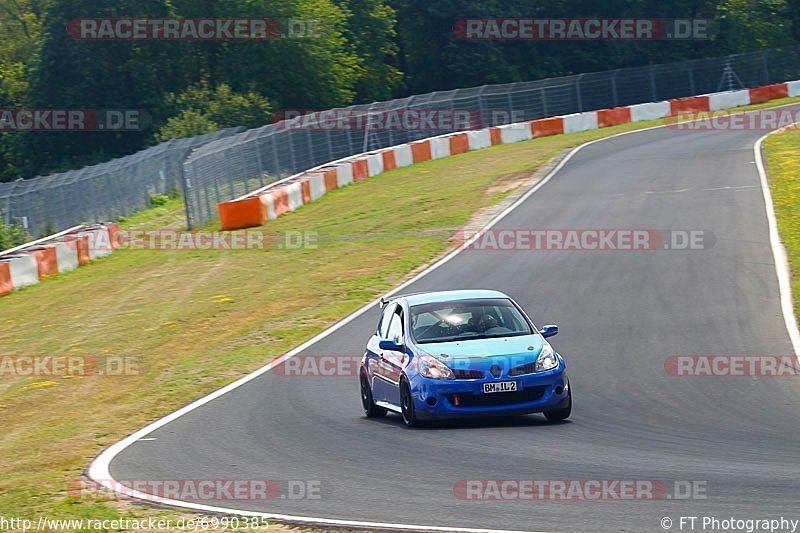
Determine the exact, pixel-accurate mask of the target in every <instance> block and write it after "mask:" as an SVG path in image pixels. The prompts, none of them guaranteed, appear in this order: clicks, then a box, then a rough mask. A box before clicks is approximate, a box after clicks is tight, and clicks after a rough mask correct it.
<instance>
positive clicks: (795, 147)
mask: <svg viewBox="0 0 800 533" xmlns="http://www.w3.org/2000/svg"><path fill="white" fill-rule="evenodd" d="M764 153H765V156H766V166H767V175H768V176H769V186H770V190H771V191H772V202H773V204H774V206H775V216H776V218H777V219H778V233H780V236H781V241H782V242H783V245H784V246H785V247H786V255H787V256H788V259H789V267H790V269H791V272H792V294H793V295H794V312H795V316H800V298H798V295H800V130H798V129H788V130H786V131H783V132H781V133H776V134H774V135H770V136H769V137H767V140H766V141H765V142H764Z"/></svg>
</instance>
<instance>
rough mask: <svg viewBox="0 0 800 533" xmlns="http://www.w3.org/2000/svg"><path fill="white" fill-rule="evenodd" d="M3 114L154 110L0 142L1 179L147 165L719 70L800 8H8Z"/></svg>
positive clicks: (336, 4)
mask: <svg viewBox="0 0 800 533" xmlns="http://www.w3.org/2000/svg"><path fill="white" fill-rule="evenodd" d="M81 17H90V18H123V17H184V18H192V17H203V18H208V17H233V18H245V17H256V18H270V19H274V20H277V21H281V24H282V26H283V27H282V29H284V28H285V27H286V26H285V25H284V23H285V21H288V20H301V21H314V32H313V35H311V36H306V37H297V36H295V38H279V39H273V40H268V41H253V40H240V41H230V40H229V41H202V42H201V41H185V40H183V41H164V40H146V41H125V40H119V41H86V40H77V39H74V38H73V37H72V36H71V35H70V34H69V33H68V31H67V27H68V23H69V22H70V21H73V20H75V19H77V18H81ZM475 17H526V18H530V17H658V18H686V19H688V18H709V19H714V20H716V21H717V22H718V24H719V35H718V37H717V38H716V39H713V40H699V41H688V40H687V41H584V42H579V41H569V42H564V41H549V42H536V41H467V40H464V39H460V38H459V37H458V36H456V34H455V33H454V31H453V25H454V23H455V22H456V21H458V20H459V19H464V18H475ZM0 31H2V34H3V38H2V39H0V109H14V108H31V107H32V108H68V109H140V110H144V111H146V112H147V114H148V115H149V116H150V117H151V119H152V124H150V125H149V127H147V128H145V129H144V130H142V131H133V132H131V131H128V132H115V133H110V132H107V131H106V132H73V133H55V132H51V133H44V132H29V133H20V132H10V131H5V132H4V131H0V181H9V180H12V179H16V178H17V177H24V178H30V177H32V176H34V175H37V174H43V173H48V172H53V171H58V170H63V169H68V168H77V167H80V166H82V165H85V164H90V163H95V162H98V161H102V160H106V159H109V158H112V157H117V156H121V155H125V154H128V153H132V152H134V151H136V150H139V149H141V148H143V147H145V146H148V145H151V144H153V143H155V142H157V141H159V140H163V139H167V138H171V137H177V136H186V135H192V134H195V133H203V132H208V131H212V130H215V129H218V128H223V127H228V126H235V125H244V126H257V125H261V124H264V123H267V122H269V121H270V117H272V116H273V113H274V112H275V111H277V110H282V109H300V110H304V109H325V108H329V107H333V106H344V105H348V104H353V103H364V102H371V101H376V100H385V99H389V98H393V97H400V96H406V95H409V94H418V93H423V92H429V91H437V90H444V89H452V88H456V87H469V86H476V85H482V84H485V83H503V82H512V81H522V80H529V79H536V78H542V77H550V76H559V75H565V74H574V73H579V72H591V71H597V70H606V69H610V68H619V67H627V66H638V65H646V64H653V63H662V62H668V61H675V60H680V59H686V58H698V57H711V56H718V55H724V54H727V53H735V52H745V51H751V50H756V49H759V48H765V47H780V46H787V45H793V44H796V43H797V42H798V41H799V40H800V5H799V4H798V2H796V1H793V0H669V1H663V0H661V1H656V0H622V1H620V0H599V1H598V0H548V1H544V2H530V0H2V1H0Z"/></svg>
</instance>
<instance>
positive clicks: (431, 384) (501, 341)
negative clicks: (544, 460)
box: [359, 290, 572, 426]
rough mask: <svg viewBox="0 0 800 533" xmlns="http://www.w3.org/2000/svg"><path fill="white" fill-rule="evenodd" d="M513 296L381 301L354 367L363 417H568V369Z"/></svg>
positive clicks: (413, 420)
mask: <svg viewBox="0 0 800 533" xmlns="http://www.w3.org/2000/svg"><path fill="white" fill-rule="evenodd" d="M556 333H558V326H544V327H543V328H542V330H541V331H540V330H537V329H536V327H535V326H534V325H533V322H531V320H530V319H529V318H528V316H527V315H526V314H525V312H524V311H522V309H521V308H520V307H519V305H517V303H516V302H514V301H513V300H512V299H511V298H509V297H508V296H506V295H505V294H503V293H502V292H498V291H490V290H459V291H438V292H421V293H415V294H407V295H402V296H394V297H392V298H389V299H386V298H383V299H381V317H380V320H379V321H378V326H377V328H376V331H375V332H374V333H373V335H372V337H371V338H370V340H369V342H368V343H367V349H366V352H365V353H364V357H363V359H362V360H361V367H360V369H359V374H360V382H361V402H362V404H363V407H364V411H365V413H366V415H367V416H368V417H370V418H376V417H382V416H385V415H386V413H387V411H393V412H396V413H399V414H401V415H402V416H403V422H405V424H406V425H407V426H415V425H417V424H418V423H419V421H421V420H430V419H444V418H453V417H463V416H484V417H485V416H500V415H522V414H527V413H544V416H545V417H546V418H547V419H548V420H550V421H557V420H564V419H566V418H567V417H569V415H570V413H571V412H572V390H571V388H570V384H569V379H568V378H567V374H566V362H565V361H564V359H563V358H562V357H561V356H560V355H559V354H558V353H556V351H555V350H554V349H553V348H552V346H550V343H548V342H547V341H546V340H545V339H546V338H547V337H552V336H553V335H555V334H556Z"/></svg>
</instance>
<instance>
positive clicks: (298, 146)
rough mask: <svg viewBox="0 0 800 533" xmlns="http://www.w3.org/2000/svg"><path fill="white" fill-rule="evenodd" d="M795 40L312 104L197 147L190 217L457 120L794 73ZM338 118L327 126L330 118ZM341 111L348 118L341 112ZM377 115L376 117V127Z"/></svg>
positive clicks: (751, 82)
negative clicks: (422, 120)
mask: <svg viewBox="0 0 800 533" xmlns="http://www.w3.org/2000/svg"><path fill="white" fill-rule="evenodd" d="M798 51H800V47H793V48H787V49H780V50H765V51H760V52H755V53H747V54H737V55H731V56H727V57H719V58H712V59H698V60H692V61H683V62H678V63H669V64H663V65H653V66H646V67H637V68H625V69H617V70H611V71H605V72H594V73H590V74H578V75H573V76H565V77H561V78H551V79H545V80H538V81H530V82H520V83H509V84H503V85H484V86H483V87H475V88H470V89H457V90H452V91H442V92H434V93H430V94H424V95H419V96H411V97H409V98H403V99H397V100H392V101H388V102H376V103H373V104H368V105H358V106H352V107H348V108H343V109H338V110H331V111H325V112H317V113H312V114H308V115H305V116H303V117H300V118H297V119H292V120H285V121H282V122H278V123H275V124H270V125H268V126H264V127H262V128H257V129H252V130H248V131H246V132H244V133H240V134H238V135H233V136H231V137H227V138H225V139H222V140H219V141H216V142H212V143H209V144H206V145H204V146H202V147H201V148H199V149H197V150H196V151H195V152H194V153H193V154H192V155H191V156H190V157H189V159H188V160H187V161H186V164H185V167H186V169H185V176H186V182H185V188H184V193H185V195H186V212H187V223H188V225H189V227H197V226H201V225H204V224H206V223H208V222H209V221H211V220H214V219H216V218H217V209H216V205H217V203H218V202H223V201H227V200H231V199H234V198H237V197H239V196H242V195H244V194H246V193H247V192H249V191H253V190H256V189H259V188H262V187H264V186H266V185H268V184H269V183H272V182H275V181H277V180H280V179H282V178H285V177H287V176H290V175H292V174H296V173H298V172H301V171H304V170H307V169H309V168H312V167H315V166H317V165H320V164H322V163H326V162H329V161H334V160H336V159H341V158H345V157H348V156H351V155H355V154H358V153H362V152H367V151H370V150H377V149H380V148H385V147H388V146H393V145H396V144H402V143H406V142H409V141H415V140H418V139H421V138H425V137H431V136H434V135H441V134H445V133H451V132H453V131H459V130H464V129H473V128H483V127H487V126H497V125H501V124H508V123H511V122H520V121H525V120H534V119H538V118H543V117H549V116H556V115H566V114H569V113H577V112H581V111H590V110H596V109H605V108H612V107H617V106H624V105H631V104H639V103H644V102H653V101H660V100H667V99H670V98H680V97H684V96H694V95H698V94H704V93H711V92H718V91H727V90H734V89H741V88H749V87H757V86H759V85H766V84H769V83H777V82H782V81H787V80H793V79H798V78H800V54H798ZM457 111H463V112H464V115H465V116H469V117H470V123H469V124H468V125H467V127H464V124H452V125H449V126H448V125H443V124H441V123H442V122H444V121H441V120H439V121H438V123H437V128H435V129H431V128H422V127H416V128H414V127H399V128H397V127H387V117H389V116H391V115H392V114H397V113H399V114H400V117H401V118H400V121H401V122H402V117H403V114H409V113H410V112H412V113H414V114H415V115H416V116H417V117H419V116H420V114H424V113H429V114H431V113H432V114H435V113H447V114H449V115H451V116H452V114H453V113H454V112H457ZM332 116H334V117H338V119H334V121H335V122H336V124H334V125H333V126H331V122H332V121H331V117H332ZM341 117H347V119H346V120H344V121H342V120H341ZM377 123H380V124H381V125H380V126H376V124H377Z"/></svg>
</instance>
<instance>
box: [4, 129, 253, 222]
mask: <svg viewBox="0 0 800 533" xmlns="http://www.w3.org/2000/svg"><path fill="white" fill-rule="evenodd" d="M244 129H245V128H241V127H240V128H229V129H226V130H221V131H217V132H214V133H209V134H206V135H200V136H197V137H188V138H185V139H172V140H170V141H167V142H163V143H161V144H158V145H155V146H152V147H150V148H147V149H145V150H142V151H140V152H136V153H135V154H131V155H129V156H125V157H121V158H118V159H113V160H111V161H106V162H105V163H100V164H98V165H92V166H89V167H85V168H82V169H79V170H70V171H67V172H62V173H60V174H53V175H50V176H39V177H36V178H33V179H29V180H17V181H13V182H9V183H0V213H2V215H3V218H4V220H5V223H6V224H9V223H16V224H19V225H21V226H23V227H24V228H25V229H26V231H27V232H28V233H29V234H30V235H32V236H34V237H42V236H45V235H49V234H52V233H56V232H58V231H61V230H64V229H67V228H70V227H73V226H77V225H79V224H84V223H89V222H107V221H111V220H116V219H117V218H118V217H120V216H126V215H130V214H131V213H134V212H136V211H139V210H141V209H144V208H145V207H148V206H149V203H150V197H151V196H152V195H155V194H168V193H170V192H171V191H174V190H177V191H180V190H181V188H182V184H183V183H184V176H183V162H184V161H185V160H186V158H187V157H188V155H189V153H190V152H191V151H192V150H193V149H194V148H196V147H198V146H202V145H203V144H206V143H208V142H211V141H215V140H217V139H221V138H223V137H227V136H229V135H233V134H235V133H239V132H242V131H244Z"/></svg>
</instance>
